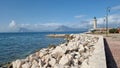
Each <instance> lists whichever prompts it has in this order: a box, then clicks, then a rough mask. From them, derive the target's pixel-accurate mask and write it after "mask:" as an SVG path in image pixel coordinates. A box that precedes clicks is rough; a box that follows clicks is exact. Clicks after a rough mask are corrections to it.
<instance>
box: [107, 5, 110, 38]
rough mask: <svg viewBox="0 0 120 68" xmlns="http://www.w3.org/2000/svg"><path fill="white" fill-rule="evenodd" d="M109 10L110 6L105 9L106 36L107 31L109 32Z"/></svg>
mask: <svg viewBox="0 0 120 68" xmlns="http://www.w3.org/2000/svg"><path fill="white" fill-rule="evenodd" d="M109 12H110V7H108V8H107V9H106V13H107V14H106V36H108V33H109V29H108V14H109Z"/></svg>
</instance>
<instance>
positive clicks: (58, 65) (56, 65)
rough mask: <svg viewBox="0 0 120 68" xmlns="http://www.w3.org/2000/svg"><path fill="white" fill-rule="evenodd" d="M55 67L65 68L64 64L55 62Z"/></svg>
mask: <svg viewBox="0 0 120 68" xmlns="http://www.w3.org/2000/svg"><path fill="white" fill-rule="evenodd" d="M54 68H64V66H63V65H61V64H55V66H54Z"/></svg>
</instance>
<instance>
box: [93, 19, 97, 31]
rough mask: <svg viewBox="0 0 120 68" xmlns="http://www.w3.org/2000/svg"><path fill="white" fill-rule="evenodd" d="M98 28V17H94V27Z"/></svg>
mask: <svg viewBox="0 0 120 68" xmlns="http://www.w3.org/2000/svg"><path fill="white" fill-rule="evenodd" d="M96 28H97V19H96V17H94V21H93V29H96Z"/></svg>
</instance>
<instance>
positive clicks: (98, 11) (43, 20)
mask: <svg viewBox="0 0 120 68" xmlns="http://www.w3.org/2000/svg"><path fill="white" fill-rule="evenodd" d="M108 7H109V8H110V12H108V18H109V19H108V22H109V27H115V28H117V27H120V12H119V11H120V0H0V32H14V31H17V30H18V29H19V28H28V29H31V30H37V31H40V30H52V29H55V28H57V27H59V26H61V25H65V26H68V27H72V28H81V29H84V28H87V29H90V28H92V22H93V18H94V16H95V17H96V18H97V23H98V27H105V21H104V19H105V16H106V9H107V8H108Z"/></svg>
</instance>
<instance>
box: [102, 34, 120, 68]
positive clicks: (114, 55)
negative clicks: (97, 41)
mask: <svg viewBox="0 0 120 68" xmlns="http://www.w3.org/2000/svg"><path fill="white" fill-rule="evenodd" d="M104 42H105V50H106V59H107V66H108V68H120V35H117V36H116V35H113V36H110V37H105V40H104Z"/></svg>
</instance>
